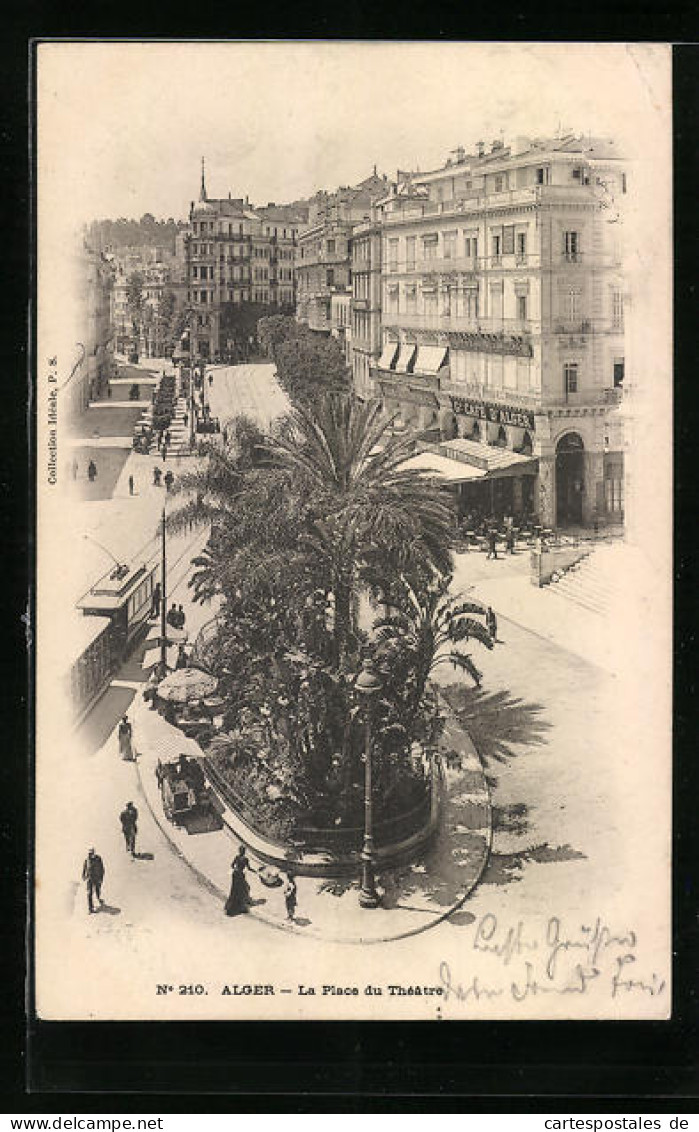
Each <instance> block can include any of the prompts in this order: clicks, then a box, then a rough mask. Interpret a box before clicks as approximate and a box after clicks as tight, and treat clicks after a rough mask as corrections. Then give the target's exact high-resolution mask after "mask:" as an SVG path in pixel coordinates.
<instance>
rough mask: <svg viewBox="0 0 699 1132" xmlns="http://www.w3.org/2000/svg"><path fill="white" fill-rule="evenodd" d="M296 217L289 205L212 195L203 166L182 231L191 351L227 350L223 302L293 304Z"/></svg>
mask: <svg viewBox="0 0 699 1132" xmlns="http://www.w3.org/2000/svg"><path fill="white" fill-rule="evenodd" d="M299 223H300V218H299V215H298V214H297V213H295V212H294V210H293V209H288V208H285V207H284V206H280V207H277V206H275V205H272V204H270V205H268V206H267V207H266V208H262V209H255V208H253V207H252V206H251V205H250V203H249V201H248V199H247V197H246V198H245V199H243V198H235V199H234V198H232V197H231V196H230V195H229V196H228V198H224V199H210V198H209V197H208V195H207V192H206V184H205V180H204V169H203V163H202V178H201V189H200V193H199V200H198V202H197V203H196V204H195V203H194V202H192V205H191V208H190V212H189V228H188V231H187V233H186V234H185V239H184V242H185V278H186V282H187V310H188V321H189V339H190V345H191V350H192V353H193V356H195V357H199V358H201V359H212V360H213V359H214V358H216V357H217V356H220V355H221V354H222V353H224V352H225V350H226V346H227V342H226V338H225V319H222V314H223V308H224V307H225V305H226V304H241V303H260V304H263V305H265V306H270V307H272V308H273V309H274V308H275V307H277V306H280V307H290V308H293V305H294V300H295V291H294V255H295V247H296V236H297V232H298V227H299Z"/></svg>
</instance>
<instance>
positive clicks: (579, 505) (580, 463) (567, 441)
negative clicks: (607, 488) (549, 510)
mask: <svg viewBox="0 0 699 1132" xmlns="http://www.w3.org/2000/svg"><path fill="white" fill-rule="evenodd" d="M584 461H585V445H584V444H583V441H582V437H581V436H579V435H578V433H577V432H567V433H566V435H565V436H562V437H561V439H560V440H559V441H558V444H557V445H556V523H557V525H558V526H570V525H579V524H581V523H582V516H583V495H584V492H585V466H584Z"/></svg>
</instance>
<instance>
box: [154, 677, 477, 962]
mask: <svg viewBox="0 0 699 1132" xmlns="http://www.w3.org/2000/svg"><path fill="white" fill-rule="evenodd" d="M440 698H441V697H440ZM445 709H446V711H447V714H448V715H449V717H450V718H451V720H452V722H453V723H454V725H455V726H457V727H458V730H459V731H460V732H461V734H462V735H464V736H465V737H466V739H467V740H468V744H469V745H470V747H471V749H472V751H473V755H474V757H475V758H476V759H477V760H478V763H479V766H480V769H481V772H482V774H483V789H484V793H485V801H484V802H483V803H481V804H482V805H483V806H484V808H485V811H486V820H485V823H484V826H483V827H482V828H484V831H485V851H484V853H483V856H482V859H481V861H480V864H479V867H478V870H477V872H476V873H475V875H474V877H473V878H472V879H471V881H470V883H469V885H468V887H467V889H466V891H465V892H464V893H463V894H462V895H461V896H460V898H459V900H458V901H457V902H456V903H455V904H453V905H451V907H449V908H447V909H446V910H445V911H444V912H443V913H442V914H441V915H435V917H434V918H432V919H430V920H429V922H427V923H425V924H420V925H419V926H417V927H414V928H410V929H408V930H406V931H404V932H399V933H397V934H395V935H393V934H391V935H382V936H375V937H373V938H371V937H370V938H367V937H365V936H348V935H344V936H340V935H334V934H329V933H328V932H321V931H314V930H309V929H308V928H299V927H297V926H296V925H294V924H293V923H289V922H288V921H285V920H279V919H276V918H274V917H269V916H265V915H263V914H261V913H260V912H257V911H255V909H254V908H250V909H249V910H248V912H247V913H246V915H247V916H249V917H250V918H252V919H254V920H258V921H259V922H260V923H263V924H266V925H267V926H269V927H273V928H275V929H276V930H277V931H282V932H288V933H289V934H293V935H298V936H301V937H305V938H306V939H315V940H321V941H326V942H328V943H340V944H346V945H348V946H356V945H358V944H361V945H368V944H377V943H392V942H394V941H398V940H402V939H409V938H410V937H411V936H416V935H422V934H423V932H426V931H430V930H431V929H432V928H435V927H437V926H438V925H439V924H441V923H443V922H444V921H445V920H448V919H449V917H450V916H451V915H452V914H453V913H454V912H457V911H459V910H460V909H461V908H462V907H463V905H464V904H465V903H466V901H467V900H468V898H469V897H470V895H471V893H472V892H473V891H474V889H475V888H476V887H477V885H478V883H479V882H480V879H481V877H482V876H483V873H484V872H485V869H486V867H487V864H488V861H489V859H490V853H491V850H492V843H493V823H492V800H491V796H490V789H489V787H488V783H487V779H486V776H485V767H484V766H483V761H482V759H481V757H480V755H479V753H478V751H477V750H476V747H475V745H474V743H473V740H472V739H471V736H470V735H469V733H468V732H467V731H464V729H463V728H462V727H460V726H459V725H458V724H456V722H455V719H454V716H453V713H452V712H451V709H450V708H449V706H448V705H446V704H445ZM135 769H136V774H137V776H138V782H139V789H140V792H141V795H142V797H143V799H144V801H145V803H146V805H147V806H148V810H149V812H150V814H151V816H152V817H153V820H154V821H155V824H156V825H157V826H158V828H159V829H160V831H161V833H162V834H163V835H164V837H165V838H166V840H167V842H168V843H169V845H170V847H171V848H172V849H173V850H174V852H175V855H176V856H177V857H178V858H179V859H180V860H181V861H182V862H183V863H184V864H185V865H186V866H187V867H188V868H189V869H190V870H191V871H192V873H193V874H194V875H195V876H196V878H197V880H198V881H199V882H200V883H201V884H202V886H203V887H204V888H205V889H206V891H207V892H208V893H209V894H210V895H211V896H214V897H216V899H218V900H219V901H220V902H221V904H223V903H224V902H225V899H226V893H225V892H224V891H223V890H222V889H221V888H219V886H218V885H217V884H214V882H213V881H211V880H210V879H209V877H207V876H206V875H205V874H204V873H202V871H201V869H199V868H197V866H196V865H194V864H193V863H192V862H191V860H190V859H189V858H188V857H187V856H186V855H185V854H184V853H183V852H182V850H181V848H180V846H179V845H178V844H177V843H176V841H175V840H174V839H173V837H172V836H171V833H170V831H169V829H168V828H167V826H166V825H165V824H164V823H163V820H162V817H161V815H159V814H157V813H156V812H155V810H154V808H153V806H152V805H151V803H150V801H149V798H148V794H147V793H146V790H145V788H144V785H143V781H142V776H141V769H140V766H139V762H138V757H137V758H136V768H135ZM444 813H445V809H444V807H443V808H442V820H444ZM226 824H227V823H226ZM227 828H230V827H228V825H227ZM236 836H238V835H236ZM240 840H244V839H243V838H240ZM252 852H253V853H255V856H258V855H259V854H258V853H257V851H256V850H254V849H253V850H252Z"/></svg>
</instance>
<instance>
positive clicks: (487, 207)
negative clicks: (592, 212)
mask: <svg viewBox="0 0 699 1132" xmlns="http://www.w3.org/2000/svg"><path fill="white" fill-rule="evenodd" d="M586 198H587V200H588V201H589V200H593V199H594V189H593V188H592V186H589V185H579V184H578V185H529V186H528V187H526V188H522V189H503V190H502V191H501V192H499V193H496V192H490V193H486V194H483V193H480V194H479V193H473V194H471V195H469V196H464V197H455V198H454V199H453V200H445V201H432V200H427V199H425V200H411V201H406V203H405V204H404V206H403V208H401V210H400V211H396V212H392V213H388V214H386V215H385V217H384V224H385V225H386V226H387V227H389V228H390V227H395V226H397V225H399V224H400V225H408V224H410V223H411V222H415V221H416V220H417V221H420V220H422V219H424V218H430V217H436V216H462V215H464V214H465V215H469V214H474V213H476V214H479V213H484V212H487V213H488V214H489V215H491V214H492V213H495V212H498V211H507V210H508V209H513V208H522V207H526V206H528V205H536V204H537V203H539V202H542V203H547V204H582V203H583V201H585V200H586Z"/></svg>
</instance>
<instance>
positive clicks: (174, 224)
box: [87, 212, 187, 252]
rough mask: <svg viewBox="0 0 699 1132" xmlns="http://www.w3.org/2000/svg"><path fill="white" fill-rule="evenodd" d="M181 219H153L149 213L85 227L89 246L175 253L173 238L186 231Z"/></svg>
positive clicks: (101, 221)
mask: <svg viewBox="0 0 699 1132" xmlns="http://www.w3.org/2000/svg"><path fill="white" fill-rule="evenodd" d="M186 227H187V224H186V221H184V220H173V218H172V217H171V216H170V217H168V219H167V220H156V219H155V217H154V216H152V215H151V213H150V212H146V213H144V215H143V216H142V217H141V219H140V220H127V219H126V218H125V217H124V216H120V217H119V219H118V220H93V221H92V223H91V224H90V225H88V228H87V239H88V242H89V243H90V244H91V245H92V247H97V248H101V249H106V248H112V249H114V250H118V249H119V248H129V247H161V248H167V249H168V251H171V252H174V250H175V237H176V235H177V233H178V232H180V231H181V230H182V229H183V228H186Z"/></svg>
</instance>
